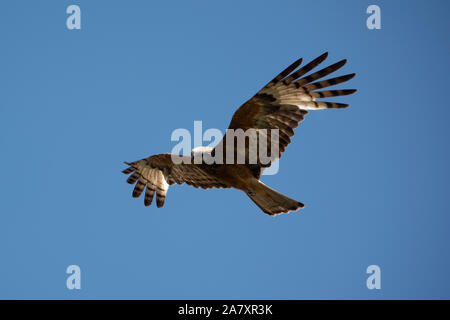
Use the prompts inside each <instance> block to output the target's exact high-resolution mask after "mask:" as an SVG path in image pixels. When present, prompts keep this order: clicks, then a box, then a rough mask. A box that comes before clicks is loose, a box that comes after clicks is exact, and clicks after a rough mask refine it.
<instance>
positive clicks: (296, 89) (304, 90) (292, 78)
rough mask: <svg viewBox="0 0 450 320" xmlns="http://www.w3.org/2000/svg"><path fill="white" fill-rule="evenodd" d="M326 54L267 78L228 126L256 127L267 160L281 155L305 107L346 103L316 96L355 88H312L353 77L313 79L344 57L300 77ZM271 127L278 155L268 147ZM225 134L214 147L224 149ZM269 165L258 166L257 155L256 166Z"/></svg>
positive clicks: (331, 95) (326, 106)
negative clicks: (276, 138)
mask: <svg viewBox="0 0 450 320" xmlns="http://www.w3.org/2000/svg"><path fill="white" fill-rule="evenodd" d="M327 56H328V53H324V54H322V55H321V56H319V57H318V58H316V59H314V60H313V61H311V62H310V63H308V64H306V65H304V66H303V67H301V68H299V69H297V68H298V67H299V66H300V64H301V62H302V59H299V60H297V61H295V62H294V63H293V64H291V65H290V66H289V67H287V68H286V69H285V70H284V71H283V72H281V73H280V74H279V75H278V76H276V77H275V78H274V79H273V80H272V81H270V82H269V83H268V84H267V85H266V86H265V87H264V88H262V89H261V90H260V91H259V92H258V93H257V94H256V95H255V96H253V97H252V98H251V99H250V100H248V101H247V102H246V103H245V104H243V105H242V106H241V107H240V108H239V109H238V110H237V111H236V112H235V113H234V115H233V118H232V119H231V123H230V125H229V127H228V128H229V129H234V130H236V129H243V130H244V131H245V130H247V129H256V130H257V132H258V134H259V136H258V139H261V138H266V139H267V146H268V149H269V150H268V152H267V155H271V161H273V160H275V159H276V158H279V157H281V153H282V152H284V151H285V149H286V147H287V145H288V144H289V143H290V142H291V139H290V138H291V137H292V136H293V135H294V131H293V129H294V128H296V127H297V126H298V124H299V122H300V121H302V120H303V119H304V117H305V115H306V114H307V113H308V110H318V109H333V108H345V107H348V104H343V103H335V102H323V101H316V99H318V98H327V97H335V96H345V95H348V94H352V93H354V92H355V91H356V90H355V89H346V90H326V91H316V90H317V89H321V88H326V87H329V86H332V85H336V84H339V83H342V82H345V81H348V80H350V79H352V78H353V77H354V76H355V74H354V73H352V74H347V75H344V76H340V77H336V78H331V79H327V80H322V81H317V82H313V81H315V80H318V79H320V78H323V77H325V76H327V75H329V74H331V73H333V72H334V71H336V70H338V69H339V68H341V67H342V66H343V65H344V64H345V63H346V62H347V60H341V61H339V62H337V63H335V64H333V65H330V66H329V67H326V68H324V69H322V70H319V71H317V72H314V73H312V74H310V75H308V76H304V75H305V74H306V73H308V72H309V71H311V70H312V69H314V68H315V67H316V66H318V65H319V64H320V63H321V62H323V61H324V60H325V59H326V57H327ZM296 69H297V70H296ZM260 129H265V130H267V131H266V132H267V134H264V132H263V130H260ZM272 129H278V130H279V145H278V148H279V152H278V154H273V155H272V152H271V148H270V147H271V134H270V131H271V130H272ZM260 132H261V133H260ZM226 137H227V136H226V135H225V137H224V139H223V140H222V141H221V142H220V143H219V144H218V146H220V147H222V148H226V143H225V141H226ZM245 147H246V150H245V153H246V161H247V159H248V152H249V150H248V145H247V144H246V145H245ZM234 150H235V153H236V152H238V151H236V150H237V148H234ZM224 153H225V152H224ZM258 157H259V156H258ZM270 164H271V163H268V164H265V165H262V164H261V163H260V159H259V158H258V165H259V166H262V167H267V166H270Z"/></svg>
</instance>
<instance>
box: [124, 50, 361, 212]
mask: <svg viewBox="0 0 450 320" xmlns="http://www.w3.org/2000/svg"><path fill="white" fill-rule="evenodd" d="M327 56H328V53H324V54H322V55H321V56H319V57H318V58H316V59H314V60H313V61H311V62H310V63H308V64H306V65H304V66H303V67H301V68H299V69H297V68H298V67H299V66H300V65H301V62H302V59H299V60H297V61H295V62H294V63H293V64H291V65H290V66H289V67H287V68H286V69H285V70H284V71H283V72H281V73H280V74H279V75H278V76H276V77H275V78H274V79H273V80H272V81H270V82H269V83H268V84H267V85H266V86H264V88H262V89H261V90H260V91H259V92H258V93H257V94H256V95H254V96H253V97H252V98H251V99H250V100H248V101H247V102H246V103H244V104H243V105H242V106H241V107H240V108H239V109H238V110H237V111H236V112H235V114H234V115H233V118H232V119H231V123H230V125H229V127H228V129H229V130H227V134H226V135H225V136H224V138H223V139H222V141H221V142H219V144H218V145H217V146H216V147H214V148H200V149H197V150H196V149H194V150H193V151H194V152H193V153H192V154H191V156H190V157H189V156H178V155H176V156H178V158H175V157H174V156H175V155H172V154H168V153H167V154H158V155H154V156H151V157H148V158H145V159H142V160H138V161H134V162H131V163H128V162H125V163H126V164H127V165H129V167H128V168H127V169H125V170H124V171H123V173H125V174H131V175H130V176H129V177H128V179H127V182H128V183H130V184H134V183H136V186H135V187H134V190H133V197H134V198H137V197H139V196H140V195H141V194H142V192H143V191H144V189H146V190H145V198H144V204H145V205H146V206H149V205H150V204H151V203H152V200H153V197H154V195H155V193H156V205H157V207H158V208H160V207H162V206H163V205H164V200H165V198H166V193H167V190H168V188H169V185H172V184H175V183H177V184H182V183H187V184H188V185H191V186H194V187H196V188H198V187H200V188H203V189H208V188H236V189H239V190H242V191H244V192H245V193H246V194H247V195H248V196H249V197H250V199H252V201H253V202H254V203H255V204H256V205H257V206H258V207H260V208H261V210H262V211H264V212H265V213H267V214H269V215H277V214H279V213H287V212H289V211H295V210H298V209H299V208H303V207H304V204H303V203H301V202H298V201H296V200H293V199H291V198H288V197H286V196H285V195H282V194H281V193H279V192H277V191H275V190H273V189H271V188H269V187H268V186H266V185H265V184H263V183H262V182H261V181H260V180H259V179H260V177H261V173H262V172H263V170H264V169H265V168H266V167H269V166H270V165H271V163H272V162H273V161H275V159H277V158H280V157H281V153H282V152H284V151H285V149H286V147H287V145H288V144H289V143H290V142H291V139H290V137H292V136H293V135H294V131H293V129H294V128H296V127H297V126H298V124H299V123H300V121H302V120H303V119H304V117H305V115H306V114H307V113H308V110H319V109H333V108H346V107H348V104H342V103H335V102H323V101H316V99H317V98H328V97H335V96H344V95H349V94H352V93H354V92H355V91H356V90H355V89H345V90H326V91H315V90H317V89H321V88H326V87H329V86H332V85H336V84H339V83H342V82H345V81H348V80H350V79H352V78H353V77H354V76H355V74H354V73H352V74H347V75H344V76H340V77H336V78H331V79H327V80H321V81H316V82H313V81H315V80H318V79H320V78H322V77H325V76H327V75H329V74H331V73H333V72H334V71H336V70H338V69H339V68H341V67H342V66H343V65H344V64H345V63H346V62H347V60H341V61H339V62H337V63H335V64H333V65H331V66H329V67H326V68H324V69H322V70H319V71H317V72H314V73H311V74H310V75H308V76H304V75H305V74H306V73H308V72H309V71H311V70H312V69H313V68H315V67H316V66H317V65H319V64H320V63H321V62H322V61H324V60H325V59H326V57H327ZM231 129H234V130H238V129H242V130H243V131H245V132H247V130H249V129H250V130H254V131H255V132H256V133H257V138H258V139H263V140H265V141H266V144H267V155H270V156H269V158H270V159H269V161H263V159H262V157H261V156H260V154H257V158H256V162H255V161H254V162H251V161H250V158H251V154H252V145H251V143H250V138H249V137H247V139H246V140H245V143H244V144H241V145H239V143H238V142H237V141H236V139H235V137H233V136H229V135H228V131H232V130H231ZM235 132H236V131H235ZM230 137H231V139H230ZM227 138H228V139H227ZM272 142H278V143H277V144H275V143H274V144H272ZM230 146H231V147H232V149H231V150H232V151H231V152H232V160H233V161H234V162H232V163H230V162H228V161H227V159H226V154H227V150H230ZM277 149H278V150H277ZM260 151H261V150H260ZM196 152H197V153H198V152H200V153H201V155H202V156H205V157H206V156H209V157H210V158H211V157H214V159H215V161H214V163H210V164H208V163H207V161H201V162H200V163H195V162H194V157H195V156H196ZM239 155H241V156H243V157H244V160H245V162H244V163H242V162H239V161H236V159H237V158H238V157H239ZM197 156H198V154H197ZM174 159H178V160H177V161H174ZM179 160H182V163H180V161H179ZM236 162H237V163H236Z"/></svg>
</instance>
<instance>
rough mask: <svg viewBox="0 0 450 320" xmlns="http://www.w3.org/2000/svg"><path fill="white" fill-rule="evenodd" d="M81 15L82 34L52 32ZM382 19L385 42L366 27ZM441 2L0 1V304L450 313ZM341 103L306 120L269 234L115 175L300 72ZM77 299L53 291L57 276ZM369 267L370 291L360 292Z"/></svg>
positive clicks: (219, 209) (444, 12)
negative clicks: (319, 63)
mask: <svg viewBox="0 0 450 320" xmlns="http://www.w3.org/2000/svg"><path fill="white" fill-rule="evenodd" d="M71 4H78V5H79V6H80V7H81V10H82V29H81V30H79V31H76V30H73V31H71V30H68V29H67V28H66V18H67V16H68V15H67V14H66V12H65V11H66V8H67V6H69V5H71ZM370 4H378V5H379V6H380V7H381V14H382V29H381V30H368V29H367V28H366V19H367V17H368V15H367V14H366V8H367V7H368V5H370ZM449 7H450V5H449V2H448V1H339V2H338V1H299V0H298V1H246V2H243V1H220V2H219V1H189V2H188V1H177V2H174V1H165V2H164V3H163V2H151V1H132V2H126V1H123V0H122V1H111V0H108V1H106V0H105V1H100V0H96V1H75V0H72V1H68V0H64V1H62V0H58V1H56V0H55V1H12V0H9V1H2V2H1V4H0V40H1V43H2V45H1V59H0V70H1V71H0V86H1V88H2V89H1V94H0V148H1V149H0V150H1V157H0V164H1V168H2V170H1V171H0V181H1V183H0V194H1V201H0V254H1V260H0V261H1V263H0V297H1V298H32V299H34V298H63V299H78V298H88V299H91V298H93V299H97V298H137V299H140V298H149V299H173V298H177V299H196V298H203V299H214V298H225V299H226V298H235V299H241V298H242V299H251V298H255V299H260V298H261V299H304V298H326V299H327V298H343V299H351V298H368V299H379V298H387V299H391V298H425V299H428V298H450V289H449V285H450V273H449V270H450V254H449V252H450V250H449V248H448V244H449V240H450V235H449V223H450V217H449V209H448V208H449V204H448V199H449V187H450V183H449V178H450V177H449V165H448V164H449V160H450V153H449V150H448V138H449V134H450V129H449V125H448V119H449V117H450V109H449V105H448V102H447V97H446V93H447V92H448V88H447V85H448V75H449V71H450V70H449V61H448V59H449V49H450V46H449V42H448V32H449V29H450V28H449V27H450V22H449V19H448V12H449ZM324 51H329V52H330V55H329V58H328V59H327V63H328V64H331V63H334V62H336V61H338V60H340V59H343V58H348V59H349V62H348V63H347V65H346V66H345V67H344V68H343V69H342V70H341V71H340V72H339V74H345V73H351V72H356V73H357V77H356V78H355V79H353V80H352V81H351V82H350V83H348V84H347V85H345V86H341V87H347V88H357V89H358V93H357V94H355V95H352V96H348V97H344V98H342V99H336V100H337V101H345V102H348V103H350V105H351V106H350V108H348V109H346V110H330V111H328V110H325V111H317V112H311V113H310V115H309V116H308V118H307V119H306V121H304V122H303V123H302V124H301V125H300V127H299V128H297V129H296V136H295V138H294V143H293V144H291V145H290V146H289V148H288V149H287V152H286V154H285V156H284V157H283V159H282V160H281V162H280V171H279V173H278V174H277V175H274V176H266V177H264V178H263V181H264V182H265V183H266V184H268V185H270V186H271V187H273V188H275V189H277V190H279V191H280V192H282V193H284V194H286V195H288V196H290V197H292V198H294V199H297V200H299V201H302V202H304V203H305V204H306V208H305V209H304V210H302V211H300V212H297V213H293V214H289V215H280V216H277V217H275V218H274V217H270V216H267V215H265V214H263V213H262V212H261V211H260V210H259V209H258V208H257V207H256V206H255V205H254V204H253V203H252V202H251V201H250V200H249V199H248V198H247V197H246V196H245V194H244V193H242V192H240V191H237V190H208V191H204V190H197V189H194V188H192V187H188V186H182V187H181V186H175V187H172V188H170V189H169V192H168V195H167V200H166V204H165V206H164V208H163V209H156V207H154V206H152V207H149V208H146V207H144V205H143V199H142V198H139V199H138V200H136V199H132V198H131V192H132V187H131V186H130V185H128V184H126V183H125V179H126V177H125V176H124V175H123V174H122V173H121V172H120V171H121V170H122V169H124V167H125V166H124V165H123V164H122V161H124V160H126V161H132V160H136V159H140V158H143V157H147V156H149V155H152V154H155V153H163V152H169V151H170V150H171V149H172V147H173V146H174V143H173V142H171V141H170V134H171V132H172V131H173V130H174V129H176V128H187V129H190V130H192V128H193V121H194V120H202V121H203V127H204V128H205V129H206V128H220V129H225V128H226V127H227V125H228V123H229V121H230V119H231V116H232V114H233V112H234V111H235V110H236V109H237V107H239V105H240V104H241V103H243V102H245V101H246V100H247V99H248V98H250V97H251V96H252V95H253V94H254V93H256V91H257V90H259V89H260V88H261V87H262V86H263V85H264V84H266V83H267V82H268V81H269V80H271V79H272V78H273V77H274V76H275V75H276V74H277V73H278V72H279V71H281V70H282V69H283V68H284V67H286V66H287V65H288V64H290V63H291V62H292V61H294V60H295V59H297V58H299V57H303V58H304V59H305V60H306V61H308V60H311V59H313V58H315V57H316V56H318V55H319V54H321V53H323V52H324ZM71 264H77V265H79V266H80V267H81V271H82V289H81V290H79V291H77V290H72V291H70V290H68V289H67V288H66V286H65V283H66V277H67V275H66V273H65V270H66V268H67V266H68V265H71ZM371 264H377V265H379V266H380V267H381V272H382V280H381V285H382V289H381V290H378V291H377V290H368V289H367V288H366V278H367V276H368V275H367V274H366V273H365V271H366V268H367V266H369V265H371Z"/></svg>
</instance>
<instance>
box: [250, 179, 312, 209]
mask: <svg viewBox="0 0 450 320" xmlns="http://www.w3.org/2000/svg"><path fill="white" fill-rule="evenodd" d="M246 193H247V195H248V196H249V197H250V199H252V201H253V202H254V203H256V205H257V206H258V207H260V208H261V210H262V211H264V212H265V213H267V214H268V215H271V216H274V215H277V214H280V213H287V212H289V211H296V210H298V209H299V208H303V207H304V206H305V205H304V204H303V203H301V202H298V201H296V200H293V199H291V198H288V197H286V196H285V195H282V194H281V193H279V192H277V191H275V190H273V189H271V188H269V187H268V186H266V185H265V184H264V183H262V182H261V181H258V180H256V179H255V183H253V184H252V185H251V186H250V187H249V188H248V189H247V190H246Z"/></svg>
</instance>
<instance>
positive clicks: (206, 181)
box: [122, 153, 229, 208]
mask: <svg viewBox="0 0 450 320" xmlns="http://www.w3.org/2000/svg"><path fill="white" fill-rule="evenodd" d="M183 158H184V159H180V160H183V162H182V163H180V164H175V163H174V162H173V161H172V155H171V154H168V153H165V154H157V155H154V156H151V157H148V158H145V159H141V160H138V161H134V162H131V163H128V162H125V163H126V164H128V165H129V167H128V168H127V169H125V170H123V171H122V172H123V173H125V174H131V175H130V176H129V177H128V179H127V182H128V183H129V184H134V183H136V186H135V187H134V190H133V198H137V197H139V196H140V195H141V194H142V192H143V191H144V189H145V188H146V190H145V198H144V204H145V205H146V206H149V205H150V204H151V203H152V200H153V197H154V195H155V193H156V205H157V206H158V208H160V207H162V206H163V205H164V200H165V198H166V194H167V190H168V189H169V185H172V184H175V183H176V184H183V183H187V184H188V185H191V186H194V187H195V188H203V189H208V188H229V186H227V185H225V184H223V183H221V182H220V181H219V180H217V179H216V178H215V177H214V176H212V175H211V174H209V173H208V170H207V167H205V164H198V165H197V164H195V163H192V161H191V160H192V159H191V157H183Z"/></svg>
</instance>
